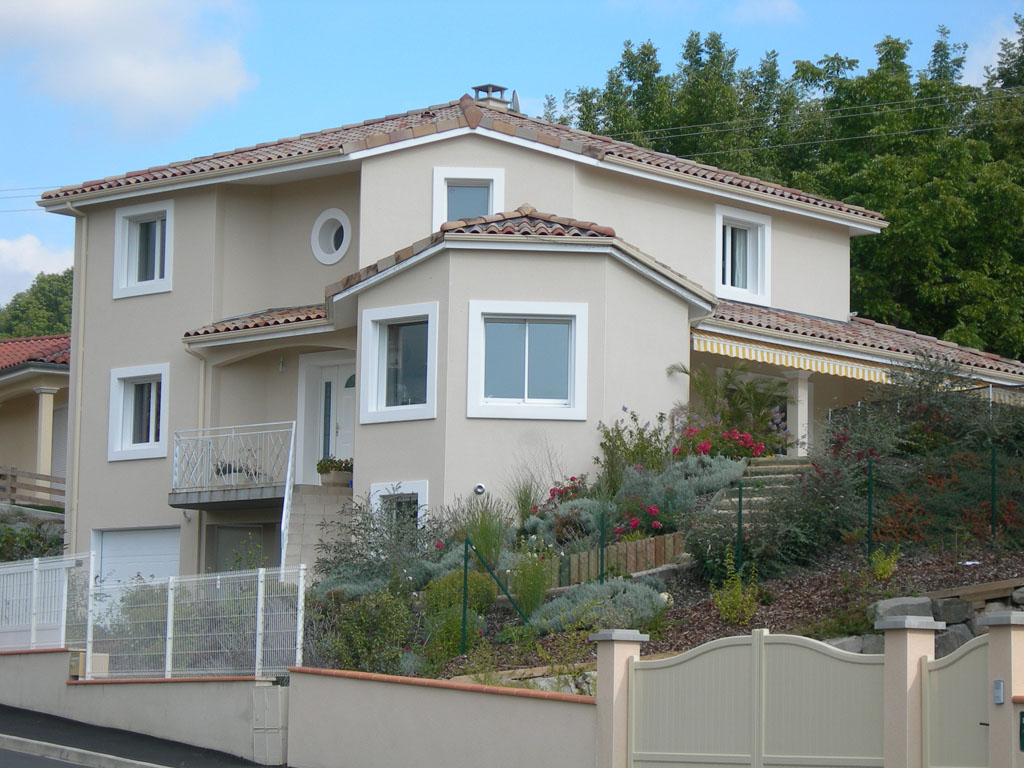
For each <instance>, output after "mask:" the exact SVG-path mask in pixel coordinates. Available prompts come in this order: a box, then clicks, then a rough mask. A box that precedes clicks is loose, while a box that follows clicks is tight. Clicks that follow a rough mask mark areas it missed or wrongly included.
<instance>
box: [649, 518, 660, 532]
mask: <svg viewBox="0 0 1024 768" xmlns="http://www.w3.org/2000/svg"><path fill="white" fill-rule="evenodd" d="M651 528H653V529H654V530H656V531H660V530H661V523H659V522H658V521H657V520H655V521H654V522H653V523H651Z"/></svg>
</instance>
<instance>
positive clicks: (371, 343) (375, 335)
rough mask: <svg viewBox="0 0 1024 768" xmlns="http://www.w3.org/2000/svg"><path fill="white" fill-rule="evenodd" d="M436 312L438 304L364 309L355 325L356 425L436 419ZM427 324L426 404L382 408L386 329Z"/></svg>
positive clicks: (384, 381) (432, 302) (385, 406)
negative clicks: (357, 342)
mask: <svg viewBox="0 0 1024 768" xmlns="http://www.w3.org/2000/svg"><path fill="white" fill-rule="evenodd" d="M437 312H438V303H437V302H436V301H427V302H423V303H421V304H403V305H400V306H396V307H378V308H376V309H364V310H363V314H362V321H361V322H360V326H359V333H360V351H359V383H360V387H359V423H360V424H374V423H378V422H385V421H417V420H420V419H433V418H436V417H437ZM416 320H426V321H427V402H425V403H417V404H416V405H391V406H388V405H385V404H384V403H385V402H386V401H385V391H384V388H385V384H386V376H384V375H383V374H382V371H381V368H382V366H383V363H384V360H385V357H384V353H383V349H384V345H385V344H386V343H387V328H388V326H390V325H395V324H398V323H407V322H411V321H416Z"/></svg>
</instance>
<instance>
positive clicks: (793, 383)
mask: <svg viewBox="0 0 1024 768" xmlns="http://www.w3.org/2000/svg"><path fill="white" fill-rule="evenodd" d="M810 378H811V372H810V371H786V381H787V382H788V384H789V388H788V392H787V394H788V397H789V402H788V404H787V406H786V422H787V423H788V426H789V432H790V434H791V435H792V436H793V437H794V438H796V441H795V442H794V443H793V444H792V445H790V446H789V450H788V451H787V455H789V456H806V455H807V453H808V450H809V449H810V443H811V382H810V381H809V379H810Z"/></svg>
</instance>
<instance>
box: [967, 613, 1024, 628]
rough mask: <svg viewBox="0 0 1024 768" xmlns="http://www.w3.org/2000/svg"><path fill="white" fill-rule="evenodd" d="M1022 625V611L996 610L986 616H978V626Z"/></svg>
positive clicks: (1023, 614) (1023, 619)
mask: <svg viewBox="0 0 1024 768" xmlns="http://www.w3.org/2000/svg"><path fill="white" fill-rule="evenodd" d="M1018 625H1024V611H996V612H995V613H990V614H989V615H988V616H979V617H978V626H981V627H1005V626H1018Z"/></svg>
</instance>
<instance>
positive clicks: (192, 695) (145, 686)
mask: <svg viewBox="0 0 1024 768" xmlns="http://www.w3.org/2000/svg"><path fill="white" fill-rule="evenodd" d="M68 663H69V653H68V651H46V652H43V651H23V652H9V653H0V681H2V682H0V704H5V705H7V706H11V707H19V708H21V709H29V710H32V711H35V712H45V713H47V714H50V715H56V716H57V717H65V718H68V719H70V720H78V721H80V722H83V723H92V724H93V725H102V726H107V727H110V728H124V729H131V730H133V731H135V732H137V733H145V734H148V735H150V736H157V737H159V738H162V739H170V740H172V741H180V742H182V743H185V744H192V745H194V746H197V747H205V748H207V749H216V750H219V751H221V752H227V753H229V754H232V755H238V756H239V757H243V758H246V759H247V760H253V761H255V762H259V763H265V764H270V765H273V764H281V763H283V762H284V760H283V758H284V753H285V749H286V747H285V744H286V736H285V733H286V730H285V729H286V728H287V698H288V689H287V688H281V687H280V686H275V685H273V684H271V683H270V682H269V681H262V680H254V679H252V678H231V679H223V678H222V679H218V680H188V681H183V680H169V681H162V680H153V681H137V680H130V681H125V680H118V681H111V680H107V681H88V682H69V681H68ZM275 715H276V716H275ZM275 753H276V754H275Z"/></svg>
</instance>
